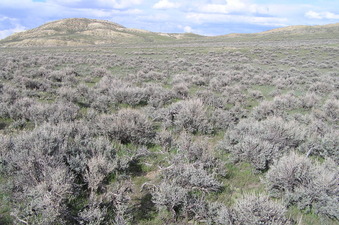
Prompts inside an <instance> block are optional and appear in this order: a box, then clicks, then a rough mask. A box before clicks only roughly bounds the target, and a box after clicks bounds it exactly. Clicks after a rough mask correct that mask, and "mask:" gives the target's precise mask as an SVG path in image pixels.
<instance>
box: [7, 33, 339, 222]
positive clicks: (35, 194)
mask: <svg viewBox="0 0 339 225" xmlns="http://www.w3.org/2000/svg"><path fill="white" fill-rule="evenodd" d="M338 73H339V45H338V42H336V41H334V40H331V41H330V42H326V40H316V41H309V40H308V41H300V40H299V41H294V42H291V41H287V42H284V41H272V42H267V44H265V43H264V42H258V43H257V42H251V41H245V42H234V43H233V42H225V43H223V42H208V41H204V42H200V43H198V42H197V43H189V42H187V43H180V44H175V43H174V44H161V45H156V44H154V45H151V44H149V45H147V44H145V45H135V46H131V45H129V46H127V45H126V46H117V47H107V46H106V47H105V46H103V47H100V46H98V47H74V48H71V47H69V48H66V47H65V48H22V49H15V48H13V49H10V48H3V49H1V53H0V224H92V225H94V224H238V225H242V224H339V222H338V221H339V207H338V206H339V177H338V176H339V169H338V163H339V149H338V148H339V138H338V137H339V130H338V126H339V120H338V117H339V76H338Z"/></svg>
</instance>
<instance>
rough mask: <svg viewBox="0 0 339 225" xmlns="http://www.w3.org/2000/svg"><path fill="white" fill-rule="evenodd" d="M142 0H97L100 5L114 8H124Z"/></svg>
mask: <svg viewBox="0 0 339 225" xmlns="http://www.w3.org/2000/svg"><path fill="white" fill-rule="evenodd" d="M142 2H143V0H98V3H99V5H100V6H107V7H113V8H116V9H124V8H129V7H132V6H136V5H140V4H141V3H142Z"/></svg>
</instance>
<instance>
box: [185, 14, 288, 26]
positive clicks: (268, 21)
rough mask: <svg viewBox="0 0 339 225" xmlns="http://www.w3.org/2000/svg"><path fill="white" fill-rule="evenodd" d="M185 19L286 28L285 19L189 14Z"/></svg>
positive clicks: (200, 22)
mask: <svg viewBox="0 0 339 225" xmlns="http://www.w3.org/2000/svg"><path fill="white" fill-rule="evenodd" d="M186 18H187V19H188V20H190V21H192V22H195V23H199V24H203V23H225V24H227V23H248V24H256V25H262V26H286V23H287V21H288V20H287V19H286V18H277V17H260V16H246V15H226V14H207V13H189V14H187V15H186Z"/></svg>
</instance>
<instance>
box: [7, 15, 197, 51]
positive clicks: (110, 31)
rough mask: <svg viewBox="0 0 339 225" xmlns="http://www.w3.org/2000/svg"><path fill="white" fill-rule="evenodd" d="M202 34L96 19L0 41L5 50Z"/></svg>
mask: <svg viewBox="0 0 339 225" xmlns="http://www.w3.org/2000/svg"><path fill="white" fill-rule="evenodd" d="M195 36H197V37H198V36H199V35H193V36H192V35H189V34H162V33H154V32H150V31H146V30H140V29H130V28H126V27H123V26H121V25H119V24H116V23H113V22H109V21H105V20H96V19H85V18H73V19H62V20H58V21H54V22H50V23H46V24H44V25H42V26H40V27H37V28H34V29H31V30H28V31H24V32H20V33H16V34H13V35H11V36H9V37H7V38H5V39H3V40H0V46H3V47H25V46H81V45H97V44H121V43H140V42H154V41H167V40H175V39H180V38H192V37H195Z"/></svg>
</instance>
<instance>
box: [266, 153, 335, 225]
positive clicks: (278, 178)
mask: <svg viewBox="0 0 339 225" xmlns="http://www.w3.org/2000/svg"><path fill="white" fill-rule="evenodd" d="M338 176H339V170H338V166H337V165H336V164H335V163H334V162H333V161H332V160H330V159H328V160H327V161H325V162H323V163H322V164H320V163H317V162H315V161H314V160H311V159H309V158H307V157H305V156H302V155H298V154H296V153H294V152H292V153H290V154H288V155H284V156H283V157H281V158H280V159H279V160H276V161H275V163H274V165H273V166H272V168H271V169H270V170H269V171H268V173H267V174H266V182H267V184H268V189H269V190H270V192H271V193H272V194H274V195H275V196H280V195H282V196H284V199H285V200H286V201H287V203H288V204H297V205H298V207H299V208H301V209H305V210H309V211H310V210H314V211H315V212H316V213H318V214H323V215H325V216H327V217H330V218H332V219H335V220H338V219H339V217H338V216H339V210H338V207H337V206H338V204H339V198H338V196H339V195H338V194H339V188H338V187H339V179H338V178H339V177H338Z"/></svg>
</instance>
